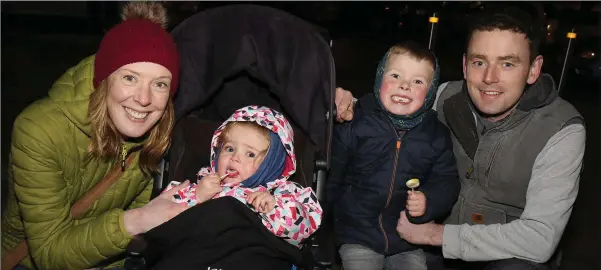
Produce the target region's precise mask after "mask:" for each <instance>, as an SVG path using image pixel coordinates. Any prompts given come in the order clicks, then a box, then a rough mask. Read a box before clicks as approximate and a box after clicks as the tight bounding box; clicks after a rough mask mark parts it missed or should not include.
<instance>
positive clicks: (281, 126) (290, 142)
mask: <svg viewBox="0 0 601 270" xmlns="http://www.w3.org/2000/svg"><path fill="white" fill-rule="evenodd" d="M243 121H246V122H254V123H257V124H258V125H260V126H262V127H265V128H268V129H269V130H271V131H273V132H274V133H276V134H277V135H278V136H279V137H280V140H281V141H282V144H283V146H284V149H286V153H287V156H286V162H285V165H284V170H283V171H282V175H281V176H280V177H279V178H278V179H276V180H275V181H274V182H279V181H281V180H288V178H290V176H291V175H292V174H294V172H296V155H295V154H294V131H293V129H292V126H291V125H290V123H289V122H288V120H286V118H285V117H284V115H283V114H282V113H280V112H278V111H276V110H274V109H271V108H268V107H265V106H256V105H251V106H246V107H244V108H241V109H238V110H236V111H235V112H234V113H233V114H232V116H230V118H228V119H227V120H225V122H223V123H222V124H221V126H219V128H217V130H216V131H215V133H214V134H213V139H212V140H211V171H212V172H215V162H217V161H216V160H215V159H216V152H217V150H218V147H219V145H217V143H218V138H219V135H220V134H221V132H223V129H224V128H225V126H226V125H227V124H228V123H229V122H243ZM204 173H206V172H202V170H201V172H200V173H199V174H204Z"/></svg>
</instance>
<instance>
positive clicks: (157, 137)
mask: <svg viewBox="0 0 601 270" xmlns="http://www.w3.org/2000/svg"><path fill="white" fill-rule="evenodd" d="M108 91H109V87H108V78H107V79H105V80H103V81H102V82H101V83H100V85H99V86H98V88H97V89H95V90H94V92H92V94H91V95H90V104H89V107H88V119H89V120H90V124H91V127H92V134H91V141H90V145H89V146H88V151H89V157H91V158H102V159H116V158H119V157H120V154H121V146H122V144H123V139H122V136H121V133H120V132H119V131H118V130H117V128H116V127H115V125H114V124H113V121H112V120H111V118H110V116H109V113H108V105H107V96H108ZM173 125H174V111H173V101H172V100H171V97H169V100H168V101H167V107H166V108H165V112H164V113H163V116H162V117H161V119H159V121H158V122H157V123H156V124H155V125H154V126H153V127H152V128H151V129H150V131H149V132H147V135H145V136H146V138H145V142H144V145H143V146H142V149H141V150H140V158H139V166H140V168H141V169H142V172H143V173H144V174H146V175H151V174H153V173H155V172H156V171H157V169H158V164H159V161H160V160H161V158H162V157H163V155H164V154H165V152H166V151H167V149H168V148H169V145H170V143H171V131H172V130H173Z"/></svg>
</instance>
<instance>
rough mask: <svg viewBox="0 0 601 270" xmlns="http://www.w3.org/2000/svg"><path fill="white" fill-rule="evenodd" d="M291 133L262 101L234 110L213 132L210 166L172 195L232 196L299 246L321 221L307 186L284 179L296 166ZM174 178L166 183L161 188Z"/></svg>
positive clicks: (192, 199) (193, 200)
mask: <svg viewBox="0 0 601 270" xmlns="http://www.w3.org/2000/svg"><path fill="white" fill-rule="evenodd" d="M293 140H294V134H293V131H292V127H291V126H290V123H288V121H287V120H286V118H284V116H283V115H282V114H281V113H279V112H277V111H275V110H273V109H270V108H267V107H258V106H247V107H244V108H241V109H239V110H237V111H235V112H234V114H233V115H232V116H231V117H230V118H229V119H228V120H226V121H225V122H224V123H223V124H222V125H221V126H220V127H219V128H218V129H217V130H216V131H215V134H214V135H213V140H212V142H211V145H212V149H211V167H210V168H202V169H201V170H200V171H199V173H198V178H199V179H198V184H192V185H190V186H189V187H187V188H184V189H182V190H180V191H178V194H176V195H175V196H174V201H175V202H178V203H185V204H188V205H195V204H198V203H203V202H205V201H207V200H210V199H214V198H220V197H224V196H232V197H234V198H236V199H238V200H239V201H240V202H242V203H244V204H247V205H248V206H249V208H251V209H253V210H254V211H255V212H257V213H258V214H259V215H260V216H261V218H262V219H263V225H265V227H267V229H269V230H270V231H271V232H273V233H274V234H275V235H276V236H278V237H281V238H283V239H284V240H286V241H287V242H288V243H290V244H292V245H295V246H297V247H300V244H301V242H302V241H303V240H305V239H306V238H308V237H309V236H311V234H313V232H315V231H316V230H317V228H318V227H319V225H320V224H321V215H322V209H321V206H320V204H319V202H318V201H317V197H316V196H315V194H314V193H313V190H312V189H311V188H310V187H308V188H300V187H299V186H298V185H296V184H295V183H293V182H290V181H287V180H288V178H289V177H290V176H291V175H292V174H293V173H294V172H295V170H296V157H295V155H294V145H293ZM177 184H178V183H176V182H174V183H172V184H171V185H170V186H169V187H168V188H167V189H166V190H169V189H171V188H172V187H174V186H175V185H177Z"/></svg>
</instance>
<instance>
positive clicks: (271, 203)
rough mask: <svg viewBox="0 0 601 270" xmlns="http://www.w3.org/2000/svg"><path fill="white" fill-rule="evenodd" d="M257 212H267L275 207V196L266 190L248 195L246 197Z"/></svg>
mask: <svg viewBox="0 0 601 270" xmlns="http://www.w3.org/2000/svg"><path fill="white" fill-rule="evenodd" d="M246 201H247V202H248V204H250V205H252V206H253V207H254V208H255V210H257V212H259V213H264V214H267V213H269V212H271V210H273V208H275V197H273V195H271V194H270V193H269V192H266V191H257V192H254V193H251V194H249V195H248V198H247V199H246Z"/></svg>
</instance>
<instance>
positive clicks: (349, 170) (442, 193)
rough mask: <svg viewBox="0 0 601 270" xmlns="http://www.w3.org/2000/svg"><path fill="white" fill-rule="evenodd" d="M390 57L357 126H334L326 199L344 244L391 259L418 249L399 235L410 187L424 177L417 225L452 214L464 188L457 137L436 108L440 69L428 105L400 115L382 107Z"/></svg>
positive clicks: (361, 104)
mask: <svg viewBox="0 0 601 270" xmlns="http://www.w3.org/2000/svg"><path fill="white" fill-rule="evenodd" d="M386 59H387V57H386V56H385V57H384V58H383V60H382V62H380V65H379V67H378V70H377V73H376V74H377V75H376V83H375V87H374V92H375V94H368V95H366V96H365V97H363V98H361V99H359V101H358V102H357V105H356V109H355V115H354V118H353V121H352V122H346V123H343V124H339V125H337V126H336V127H335V128H334V136H333V141H332V149H333V152H332V169H331V171H330V174H329V178H328V181H327V183H326V188H327V196H326V197H327V201H328V207H332V210H333V212H334V220H335V230H336V234H337V236H338V241H339V243H340V244H359V245H362V246H365V247H368V248H370V249H372V250H373V251H375V252H378V253H380V254H383V255H387V256H388V255H394V254H397V253H400V252H405V251H411V250H414V249H417V248H419V247H418V246H416V245H413V244H411V243H409V242H407V241H405V240H403V239H401V238H400V237H399V235H398V233H397V232H396V225H397V221H398V219H399V217H400V212H401V211H403V210H404V209H405V204H406V201H407V191H408V190H409V189H408V188H407V186H406V185H405V182H406V181H407V180H409V179H412V178H417V179H419V180H420V186H419V188H418V190H419V191H422V192H423V193H424V194H425V195H426V211H425V214H424V215H423V216H421V217H411V216H410V215H407V217H408V219H409V221H411V222H413V223H426V222H429V221H432V220H441V219H443V218H444V217H445V216H446V215H448V213H449V212H450V211H451V208H452V207H453V203H455V200H456V199H457V196H458V193H459V188H460V183H459V176H458V175H457V167H456V162H455V157H454V156H453V148H452V147H453V145H452V141H451V137H450V132H449V130H448V129H447V128H446V127H445V126H444V124H442V123H441V122H440V121H439V120H438V119H437V116H436V112H434V111H433V110H432V109H431V107H432V104H433V101H434V96H435V91H436V88H437V85H436V81H437V77H438V65H437V64H435V70H434V74H435V75H434V80H433V82H432V86H431V88H430V90H429V93H428V94H427V96H426V100H425V102H424V105H423V106H424V107H422V108H420V109H419V110H418V111H417V112H416V113H414V114H412V115H408V116H397V115H392V114H391V113H390V112H388V111H386V110H385V109H384V107H383V106H382V105H381V102H379V96H378V95H379V91H380V82H381V80H382V76H383V74H384V68H385V67H386V63H385V61H386Z"/></svg>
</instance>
